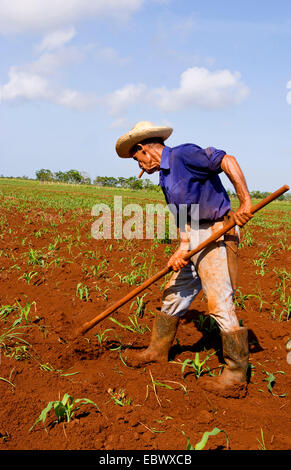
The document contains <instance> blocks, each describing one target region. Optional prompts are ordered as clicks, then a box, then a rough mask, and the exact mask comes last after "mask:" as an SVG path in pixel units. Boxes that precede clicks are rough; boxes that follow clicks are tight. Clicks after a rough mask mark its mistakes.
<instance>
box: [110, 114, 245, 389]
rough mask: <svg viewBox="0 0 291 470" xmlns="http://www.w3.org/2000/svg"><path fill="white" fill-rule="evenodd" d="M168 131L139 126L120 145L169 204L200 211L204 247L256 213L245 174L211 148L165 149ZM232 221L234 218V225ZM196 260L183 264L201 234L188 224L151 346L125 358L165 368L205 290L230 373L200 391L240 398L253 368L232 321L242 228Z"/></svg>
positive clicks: (241, 333)
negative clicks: (230, 190) (233, 201)
mask: <svg viewBox="0 0 291 470" xmlns="http://www.w3.org/2000/svg"><path fill="white" fill-rule="evenodd" d="M172 131H173V129H172V128H170V127H157V126H154V125H153V124H152V123H151V122H148V121H142V122H139V123H137V124H136V125H135V126H134V127H133V128H132V129H131V131H130V132H128V133H127V134H125V135H123V136H121V137H120V138H119V139H118V141H117V143H116V152H117V154H118V155H119V157H121V158H133V159H134V160H136V161H137V162H138V164H139V167H140V168H141V169H142V170H144V171H145V172H146V173H148V174H152V173H154V172H156V171H159V172H160V175H159V176H160V182H159V184H160V186H161V188H162V190H163V193H164V195H165V198H166V202H167V203H168V204H171V205H172V204H174V205H175V206H176V207H177V209H178V206H179V204H187V208H188V207H189V210H190V206H191V204H199V230H198V241H199V243H201V242H203V241H204V240H205V239H207V238H209V237H210V236H211V234H212V233H213V232H215V231H218V230H219V229H221V228H222V227H223V226H224V224H226V223H228V222H229V221H230V220H231V218H234V220H235V222H236V224H237V226H242V225H243V224H244V223H245V222H247V221H248V220H249V219H250V218H251V217H252V214H251V212H250V210H251V198H250V195H249V192H248V189H247V185H246V181H245V178H244V175H243V173H242V171H241V169H240V167H239V165H238V163H237V161H236V159H235V158H234V157H233V156H231V155H227V154H226V153H225V152H224V151H223V150H218V149H216V148H214V147H208V148H206V149H202V148H201V147H199V146H198V145H194V144H183V145H179V146H177V147H173V148H171V147H168V146H166V145H165V143H164V142H165V140H166V139H167V138H168V137H169V136H170V135H171V133H172ZM222 171H224V173H225V174H226V175H227V177H228V178H229V179H230V181H231V182H232V184H233V186H234V188H235V190H236V193H237V196H238V198H239V201H240V207H239V209H238V210H237V212H236V213H235V214H233V213H232V212H231V207H230V200H229V198H228V195H227V192H226V191H225V189H224V187H223V185H222V183H221V181H220V178H219V176H218V175H219V173H221V172H222ZM232 220H233V219H232ZM237 226H236V227H235V228H234V229H232V230H231V231H230V232H228V233H227V234H226V235H225V236H224V237H222V238H220V239H219V240H218V241H216V242H213V243H212V244H211V245H209V246H207V247H206V248H205V249H204V250H202V251H200V252H199V253H197V254H196V255H194V256H193V257H192V258H191V260H190V262H189V261H185V260H184V259H183V258H184V256H185V255H186V254H187V252H188V251H189V250H192V249H194V248H195V246H197V229H196V231H195V229H193V228H192V227H191V226H190V214H189V219H187V223H186V224H185V227H179V229H180V245H179V247H178V249H177V251H176V252H175V253H174V254H173V256H172V257H171V258H170V260H169V262H168V267H171V268H172V269H173V271H174V273H173V275H172V277H171V279H170V281H169V282H168V283H167V284H166V286H165V289H164V292H163V298H162V308H161V311H156V315H155V320H154V324H153V328H152V334H151V340H150V345H149V346H148V348H147V349H146V350H145V351H143V352H142V353H139V354H135V355H134V356H131V357H128V359H127V360H128V361H129V363H130V364H132V365H135V366H137V367H140V366H142V365H144V364H147V363H151V362H161V363H163V362H167V361H168V355H169V350H170V348H171V345H172V343H173V340H174V338H175V335H176V332H177V328H178V324H179V319H180V318H181V317H182V316H183V315H184V314H185V313H186V312H187V310H188V308H189V307H190V305H191V303H192V302H193V300H194V299H195V297H196V296H197V294H198V293H199V292H200V291H201V288H202V289H203V292H204V294H205V296H206V298H207V302H208V310H209V314H210V316H211V317H213V318H214V319H215V321H216V322H217V324H218V326H219V330H220V333H221V339H222V348H223V358H224V361H225V367H224V369H223V372H222V374H221V375H220V376H218V377H205V376H204V377H202V378H201V379H199V382H198V383H200V385H201V387H202V388H204V389H206V390H208V391H211V392H214V393H216V394H218V395H222V396H225V397H227V396H241V395H242V393H243V394H244V393H245V391H246V384H247V368H248V356H249V350H248V330H247V328H246V327H241V326H240V325H239V323H238V320H237V316H236V314H235V307H234V302H233V295H234V292H235V288H236V282H237V249H238V242H239V236H238V227H237Z"/></svg>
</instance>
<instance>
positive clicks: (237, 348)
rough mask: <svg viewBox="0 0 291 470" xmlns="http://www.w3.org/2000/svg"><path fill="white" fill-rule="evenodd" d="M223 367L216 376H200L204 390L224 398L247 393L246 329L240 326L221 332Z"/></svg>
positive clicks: (247, 347) (247, 358) (247, 353)
mask: <svg viewBox="0 0 291 470" xmlns="http://www.w3.org/2000/svg"><path fill="white" fill-rule="evenodd" d="M221 339H222V349H223V358H224V361H225V364H226V365H225V367H224V369H223V372H222V374H221V375H220V376H218V377H202V378H201V379H200V380H199V382H198V383H199V385H200V386H201V388H203V389H204V390H207V391H209V392H212V393H215V394H216V395H219V396H223V397H225V398H228V397H232V398H242V397H244V396H245V395H246V393H247V370H248V362H249V346H248V330H247V328H245V327H241V328H240V329H238V330H234V331H232V332H230V333H224V332H222V333H221Z"/></svg>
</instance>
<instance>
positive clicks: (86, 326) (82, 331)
mask: <svg viewBox="0 0 291 470" xmlns="http://www.w3.org/2000/svg"><path fill="white" fill-rule="evenodd" d="M289 189H290V188H289V186H287V185H284V186H282V187H281V188H280V189H278V190H277V191H275V192H274V193H272V194H270V195H269V196H268V197H266V198H265V199H263V200H262V201H260V202H259V203H258V204H256V205H254V206H253V207H252V209H251V213H252V214H255V213H256V212H258V211H259V210H260V209H262V208H263V207H265V206H266V205H267V204H269V203H270V202H272V201H274V200H275V199H277V198H278V197H280V196H281V195H282V194H284V193H285V192H286V191H288V190H289ZM235 225H236V223H235V221H234V220H233V221H231V222H229V223H228V224H227V225H225V226H224V227H223V228H222V229H220V230H218V231H217V232H215V233H213V234H212V235H211V237H209V238H208V239H207V240H205V241H204V242H203V243H200V244H199V245H198V246H197V247H196V248H194V250H191V251H189V253H188V254H187V255H186V256H185V257H184V259H185V260H189V259H190V258H191V257H192V256H193V255H195V254H196V253H198V252H199V251H201V250H202V249H203V248H205V247H206V246H207V245H209V244H210V243H212V242H214V241H215V240H217V239H218V238H220V237H221V236H222V235H224V234H225V233H226V232H228V231H229V230H230V229H231V228H233V227H234V226H235ZM170 271H172V268H171V267H170V268H168V267H165V268H164V269H162V270H161V271H159V272H158V273H157V274H155V275H154V276H152V277H151V278H149V279H147V280H146V281H145V282H144V283H143V284H141V285H140V286H138V287H137V288H136V289H134V290H132V291H131V292H129V293H128V294H127V295H126V296H125V297H123V298H122V299H120V300H118V301H117V302H115V304H113V305H112V306H111V307H109V308H107V309H106V310H104V312H102V313H100V314H99V315H97V316H96V317H94V318H93V319H92V320H90V321H88V322H86V323H84V324H83V325H82V326H81V327H80V328H79V329H78V330H77V332H76V338H77V337H78V336H79V335H83V334H85V333H86V332H87V331H89V330H90V329H91V328H93V327H94V326H95V325H97V323H99V322H101V321H102V320H103V319H104V318H106V317H108V316H109V315H110V314H111V313H113V312H115V311H116V310H117V309H118V308H120V307H122V306H123V305H124V304H126V303H127V302H129V301H130V300H131V299H133V298H134V297H136V296H137V295H138V294H139V293H140V292H142V291H144V290H145V289H146V288H147V287H149V286H150V285H151V284H153V283H154V282H156V281H158V280H159V279H161V278H162V277H163V276H165V275H166V274H168V273H169V272H170Z"/></svg>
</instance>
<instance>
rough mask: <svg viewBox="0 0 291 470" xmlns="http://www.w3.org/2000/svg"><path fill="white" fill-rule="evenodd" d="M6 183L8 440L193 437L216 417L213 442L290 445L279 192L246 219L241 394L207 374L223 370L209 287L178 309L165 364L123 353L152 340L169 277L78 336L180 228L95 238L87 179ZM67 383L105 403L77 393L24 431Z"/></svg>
mask: <svg viewBox="0 0 291 470" xmlns="http://www.w3.org/2000/svg"><path fill="white" fill-rule="evenodd" d="M17 185H18V186H17ZM0 190H1V192H0V205H1V214H0V259H1V265H0V346H1V349H0V353H1V364H0V393H1V409H0V449H2V450H4V449H6V450H17V449H26V450H29V449H42V450H43V449H54V450H58V449H75V450H80V449H83V450H85V449H86V450H90V449H105V450H111V449H118V450H120V449H127V450H133V449H146V450H155V449H163V450H185V449H186V447H187V445H188V448H189V446H190V445H191V446H193V447H194V446H195V445H196V444H197V443H198V442H199V441H200V440H201V438H202V436H203V434H204V432H205V431H212V430H213V429H214V428H219V429H220V430H223V431H224V432H219V433H218V434H216V435H215V436H210V437H209V439H208V441H207V443H206V446H205V449H206V450H209V449H212V450H214V449H215V450H216V449H221V450H226V449H227V448H229V449H231V450H249V449H250V450H258V449H259V450H260V449H267V450H287V449H290V448H291V420H290V385H291V363H288V362H287V350H286V346H285V345H286V343H287V341H288V340H289V339H291V327H290V325H291V323H290V321H291V314H290V269H289V268H290V253H291V252H290V211H289V207H290V206H289V207H288V205H287V204H285V205H284V204H283V205H282V207H281V206H280V203H278V204H277V203H274V204H273V205H272V207H271V206H270V207H269V208H268V210H267V209H266V210H265V209H264V210H263V211H262V212H260V213H259V214H258V216H257V217H256V218H255V219H254V220H253V221H252V222H251V223H249V224H248V225H247V226H246V227H245V228H244V229H243V230H242V241H241V247H240V258H239V267H240V275H239V286H240V287H239V290H238V292H237V295H236V305H237V316H238V318H239V320H241V322H242V324H243V325H244V326H246V327H248V329H249V344H250V368H249V384H248V393H247V396H246V397H245V398H243V399H239V400H238V399H224V398H219V397H216V396H215V395H213V394H211V393H209V394H208V393H206V392H203V391H202V389H201V388H200V387H199V373H200V374H201V375H203V374H208V373H209V372H210V373H213V374H215V375H217V374H218V373H219V371H220V366H221V365H222V359H221V343H220V337H219V334H218V330H217V327H216V326H215V325H214V324H212V323H211V322H210V318H209V317H208V316H206V315H207V305H206V302H205V299H204V298H203V296H202V295H201V294H200V295H199V297H198V298H197V299H196V300H195V302H194V303H193V304H192V307H191V309H190V311H189V312H188V313H187V315H186V316H185V317H184V318H183V320H182V321H181V323H180V326H179V329H178V334H177V339H176V341H175V344H174V346H173V348H172V350H171V361H170V362H169V363H168V365H166V366H163V367H161V366H159V365H149V366H147V367H145V368H142V369H134V368H130V367H128V366H127V365H126V354H127V351H128V349H129V348H135V349H136V350H139V349H140V348H144V347H146V346H147V344H148V342H149V338H150V329H151V327H152V322H153V317H154V311H155V309H156V308H160V306H161V303H160V299H161V293H162V288H163V284H164V282H165V279H163V280H161V281H160V282H158V283H157V284H156V285H154V286H153V287H152V288H150V289H148V290H146V291H145V292H144V293H142V294H141V295H140V297H139V298H138V299H137V300H135V301H133V302H129V303H128V304H127V305H125V306H124V307H122V308H121V309H120V310H119V311H118V312H116V313H114V314H113V315H112V318H113V319H114V320H117V321H118V322H119V323H120V324H117V323H116V322H114V321H112V320H111V319H110V318H107V319H105V320H104V321H103V322H102V323H100V324H99V325H98V326H96V327H95V328H94V329H92V330H91V331H89V332H88V333H87V334H86V335H85V337H80V338H78V340H77V341H76V342H72V341H71V339H70V338H71V335H72V333H73V332H74V330H75V328H76V327H77V326H80V325H81V324H83V323H84V322H85V321H88V320H90V319H92V318H93V317H95V316H96V315H97V314H98V313H101V312H102V311H103V310H105V308H107V307H108V306H109V305H111V304H112V303H114V302H115V301H116V300H118V299H119V298H121V297H122V296H124V295H126V294H127V293H128V292H129V291H130V290H131V289H133V288H134V287H135V286H136V285H137V284H139V283H141V282H142V281H143V280H145V279H146V278H147V277H149V276H150V275H153V274H154V273H155V272H157V271H159V270H160V269H162V268H163V267H164V266H165V264H166V261H167V259H168V258H169V256H170V254H171V253H172V252H174V250H175V247H176V242H175V243H174V242H173V243H160V242H159V241H157V240H155V241H146V240H145V241H143V240H132V241H128V240H107V241H104V240H95V239H93V238H92V237H91V235H90V231H91V224H92V217H91V216H90V211H88V209H86V207H85V205H83V206H82V205H81V204H79V202H78V201H80V200H82V191H81V190H79V192H76V193H75V192H73V190H72V191H71V192H70V191H69V190H67V189H65V188H64V187H63V190H62V198H63V199H62V200H63V201H66V203H67V201H68V199H69V200H70V201H73V202H72V207H67V206H65V202H64V204H62V203H61V202H60V199H59V198H60V197H61V196H60V195H61V193H60V190H58V191H57V190H55V187H54V186H52V187H51V188H50V187H49V185H46V186H41V185H39V186H38V192H37V193H34V190H33V187H32V186H30V185H29V184H28V183H26V185H23V186H21V183H17V184H16V183H15V186H13V187H12V184H8V183H7V184H6V183H5V181H3V182H1V181H0ZM92 191H93V190H92ZM44 194H45V198H42V197H43V196H44ZM86 194H87V193H86ZM90 194H91V193H90ZM92 194H93V193H92ZM111 194H112V193H109V192H108V194H107V193H106V194H105V193H103V196H104V198H105V197H106V198H107V199H108V200H109V199H110V196H111ZM83 196H84V198H87V195H83ZM90 197H91V196H90ZM126 197H127V198H128V201H130V200H131V197H130V194H129V193H126ZM133 197H135V194H134V195H133ZM149 199H150V198H149ZM54 202H55V203H54ZM89 202H90V203H91V199H90V201H89ZM89 202H88V207H90V203H89ZM135 202H136V201H135ZM288 224H289V225H288ZM288 269H289V273H288ZM196 353H198V354H199V361H200V363H202V360H204V359H207V357H208V356H210V357H209V358H208V359H207V360H206V362H205V363H204V364H203V365H202V366H201V369H200V371H198V372H197V370H195V369H194V367H193V366H191V364H193V363H191V362H187V363H185V364H184V366H185V368H184V371H183V372H182V366H183V363H184V361H186V359H190V360H194V358H195V355H196ZM197 357H198V356H197ZM290 362H291V361H290ZM65 394H69V395H71V396H73V397H74V398H75V399H76V400H77V399H84V398H85V399H88V400H91V401H92V402H93V403H94V404H95V405H97V407H98V408H97V407H96V406H94V405H93V404H92V403H85V402H83V403H82V402H77V403H76V406H78V405H81V406H80V408H79V409H78V410H77V411H76V412H75V414H73V416H72V419H71V420H70V421H69V422H67V421H65V420H61V421H60V422H56V414H55V412H54V409H52V410H50V411H49V412H48V413H47V415H46V416H44V423H43V422H38V423H37V424H36V425H35V426H34V427H33V429H32V430H31V431H29V430H30V428H31V427H32V426H33V425H34V423H35V422H36V420H37V419H38V417H39V415H40V413H41V412H42V410H44V408H45V407H46V406H47V405H48V403H49V402H51V401H58V400H59V399H62V398H63V396H64V395H65Z"/></svg>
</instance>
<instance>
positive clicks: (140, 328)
mask: <svg viewBox="0 0 291 470" xmlns="http://www.w3.org/2000/svg"><path fill="white" fill-rule="evenodd" d="M128 319H129V321H130V323H131V326H130V325H123V324H122V323H120V322H119V321H118V320H116V319H115V318H113V317H109V320H111V321H112V322H113V323H115V324H116V325H118V326H120V327H121V328H124V329H125V330H128V331H131V333H138V334H140V335H143V334H144V333H145V332H146V331H149V327H148V325H140V324H139V323H138V317H137V316H136V315H133V316H132V317H131V316H130V315H129V316H128Z"/></svg>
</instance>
